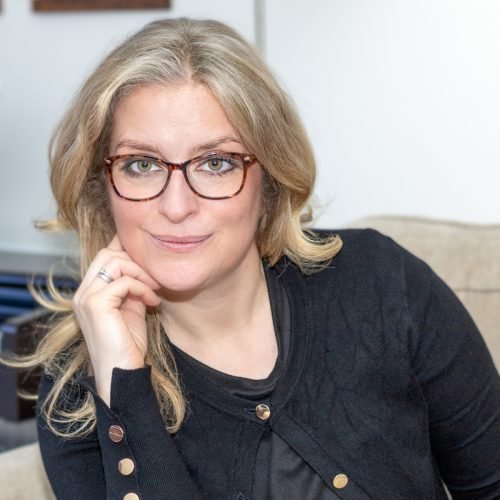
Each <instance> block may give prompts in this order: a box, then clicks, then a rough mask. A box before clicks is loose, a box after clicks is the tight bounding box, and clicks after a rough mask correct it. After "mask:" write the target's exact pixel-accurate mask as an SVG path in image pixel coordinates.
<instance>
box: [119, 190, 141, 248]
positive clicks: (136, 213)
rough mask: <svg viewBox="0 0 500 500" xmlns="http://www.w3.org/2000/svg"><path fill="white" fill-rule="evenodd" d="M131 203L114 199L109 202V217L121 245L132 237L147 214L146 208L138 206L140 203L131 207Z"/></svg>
mask: <svg viewBox="0 0 500 500" xmlns="http://www.w3.org/2000/svg"><path fill="white" fill-rule="evenodd" d="M131 203H132V202H128V201H126V200H121V199H116V197H115V199H114V200H113V201H112V202H111V215H112V217H113V220H114V222H115V227H116V231H117V233H118V237H119V239H120V241H121V242H122V245H123V244H124V243H125V241H127V240H130V238H132V237H133V235H134V232H135V231H137V230H138V229H139V228H140V226H141V223H142V222H143V221H144V219H145V217H146V213H147V210H146V208H147V207H143V206H140V205H141V204H140V203H137V205H138V206H133V207H131V206H130V205H131Z"/></svg>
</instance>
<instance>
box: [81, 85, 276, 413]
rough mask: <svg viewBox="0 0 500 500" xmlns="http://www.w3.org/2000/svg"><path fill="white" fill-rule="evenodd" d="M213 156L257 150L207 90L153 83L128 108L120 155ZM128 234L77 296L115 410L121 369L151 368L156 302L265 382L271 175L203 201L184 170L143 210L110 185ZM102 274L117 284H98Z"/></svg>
mask: <svg viewBox="0 0 500 500" xmlns="http://www.w3.org/2000/svg"><path fill="white" fill-rule="evenodd" d="M213 151H225V152H235V153H251V152H250V151H247V149H246V148H245V146H244V144H242V143H241V141H240V139H239V137H238V134H237V132H236V131H235V129H234V128H233V126H232V125H231V124H230V122H229V121H228V119H227V117H226V115H225V113H224V110H223V109H222V108H221V106H220V105H219V104H218V102H217V101H216V100H215V98H214V97H213V96H212V95H211V94H210V92H209V91H208V90H207V89H206V88H205V87H203V86H201V85H199V84H194V83H191V82H188V83H184V84H179V85H165V86H148V87H142V88H139V89H136V90H135V91H133V92H132V93H131V94H129V95H127V96H126V97H125V98H123V99H122V101H121V102H120V103H119V104H118V106H117V109H116V112H115V116H114V122H113V131H112V135H111V141H110V155H119V154H143V155H150V156H156V157H158V158H161V159H164V160H166V161H171V162H174V163H181V162H183V161H186V160H188V159H190V158H193V157H195V156H199V155H200V154H204V153H209V152H213ZM108 192H109V196H110V201H111V210H112V215H113V218H114V221H115V225H116V228H117V235H116V236H115V238H114V239H113V240H112V242H111V243H110V245H109V247H108V248H106V249H103V250H102V251H101V252H99V254H98V255H97V257H96V259H95V261H94V262H93V263H92V265H91V266H90V269H89V272H88V273H87V275H86V276H85V278H84V280H83V281H82V284H81V286H80V288H79V290H78V291H77V294H76V295H75V300H74V302H75V312H76V315H77V318H78V321H79V324H80V326H81V328H82V331H83V334H84V336H85V339H86V342H87V345H88V348H89V353H90V357H91V360H92V366H93V369H94V374H95V377H96V385H97V390H98V392H99V394H100V396H101V398H102V399H103V400H104V401H106V402H107V403H108V404H109V393H110V386H111V372H112V369H113V367H120V368H124V369H133V368H139V367H141V366H144V358H145V354H146V349H147V332H146V327H145V320H144V317H145V311H146V306H153V307H158V308H159V311H160V314H161V318H162V322H163V325H164V328H165V331H166V332H167V334H168V336H169V338H170V340H171V341H172V342H173V343H174V344H176V345H177V346H178V347H180V348H181V349H183V350H184V351H186V352H187V353H188V354H190V355H191V356H193V357H195V358H197V359H199V360H200V361H202V362H204V363H206V364H208V365H209V366H212V367H213V368H216V369H219V370H221V371H223V372H226V373H230V374H233V375H239V376H246V377H248V378H264V377H266V376H267V375H268V374H269V372H270V371H271V370H272V368H273V366H274V363H275V360H276V356H277V345H276V339H275V334H274V329H273V324H272V315H271V310H270V305H269V298H268V295H267V287H266V283H265V278H264V274H263V272H262V267H261V259H260V256H259V253H258V250H257V246H256V243H255V233H256V228H257V225H258V222H259V218H260V216H261V213H262V199H261V198H262V171H261V168H260V166H259V165H253V166H252V167H250V169H249V171H248V175H247V180H246V184H245V187H244V189H243V191H242V192H241V193H240V194H238V195H237V196H235V197H234V198H230V199H226V200H207V199H203V198H200V197H199V196H197V195H196V194H195V193H193V192H192V191H191V190H190V188H189V187H188V185H187V184H186V182H185V179H184V176H183V174H182V172H180V171H174V172H173V173H172V176H171V179H170V183H169V185H168V186H167V189H166V190H165V191H164V192H163V194H162V195H161V196H160V197H158V198H156V199H154V200H150V201H147V202H132V201H128V200H124V199H122V198H120V197H119V196H117V195H116V193H115V192H114V191H113V189H112V187H111V186H109V189H108ZM100 269H105V270H106V273H107V274H109V275H110V276H112V278H113V280H114V281H113V282H112V283H110V284H107V283H105V282H104V281H103V280H101V279H99V278H96V274H97V273H98V271H99V270H100Z"/></svg>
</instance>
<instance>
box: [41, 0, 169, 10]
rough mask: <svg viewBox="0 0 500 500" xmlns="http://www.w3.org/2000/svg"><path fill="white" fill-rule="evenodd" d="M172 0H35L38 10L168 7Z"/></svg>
mask: <svg viewBox="0 0 500 500" xmlns="http://www.w3.org/2000/svg"><path fill="white" fill-rule="evenodd" d="M169 7H170V0H33V10H34V11H36V12H62V11H84V10H132V9H134V10H135V9H166V8H169Z"/></svg>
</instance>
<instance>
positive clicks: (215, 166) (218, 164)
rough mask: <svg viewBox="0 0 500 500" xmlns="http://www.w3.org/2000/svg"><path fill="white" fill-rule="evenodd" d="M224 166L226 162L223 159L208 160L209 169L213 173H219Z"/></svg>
mask: <svg viewBox="0 0 500 500" xmlns="http://www.w3.org/2000/svg"><path fill="white" fill-rule="evenodd" d="M223 166H224V160H222V159H221V158H210V160H208V168H209V169H210V170H212V171H213V172H218V171H219V170H221V169H222V167H223Z"/></svg>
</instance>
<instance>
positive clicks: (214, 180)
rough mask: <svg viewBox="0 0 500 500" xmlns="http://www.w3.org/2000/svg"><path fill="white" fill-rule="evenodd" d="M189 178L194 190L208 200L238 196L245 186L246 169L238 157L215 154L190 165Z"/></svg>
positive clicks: (188, 169)
mask: <svg viewBox="0 0 500 500" xmlns="http://www.w3.org/2000/svg"><path fill="white" fill-rule="evenodd" d="M186 173H187V176H188V179H189V183H190V184H191V186H192V188H193V189H194V190H195V191H196V192H197V193H198V194H201V195H202V196H206V197H208V198H224V197H227V196H232V195H234V194H236V193H237V192H238V191H239V190H240V188H241V185H242V184H243V178H244V175H245V167H244V163H243V160H242V159H241V158H240V157H239V156H236V155H230V154H227V155H224V154H213V155H208V156H205V157H203V158H199V159H196V160H194V161H192V162H191V163H189V165H188V167H187V171H186Z"/></svg>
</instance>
